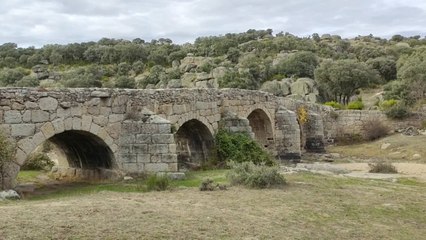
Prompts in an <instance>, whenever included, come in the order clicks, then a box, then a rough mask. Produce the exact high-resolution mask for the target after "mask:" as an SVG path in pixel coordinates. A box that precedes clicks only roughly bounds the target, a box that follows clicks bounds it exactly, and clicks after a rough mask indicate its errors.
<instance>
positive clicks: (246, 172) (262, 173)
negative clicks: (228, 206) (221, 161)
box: [227, 162, 286, 188]
mask: <svg viewBox="0 0 426 240" xmlns="http://www.w3.org/2000/svg"><path fill="white" fill-rule="evenodd" d="M229 166H230V167H231V168H232V169H231V171H229V172H228V174H227V177H228V179H229V181H230V182H231V184H233V185H244V186H247V187H250V188H272V187H279V186H282V185H284V184H285V183H286V181H285V178H284V176H283V175H282V174H280V172H279V170H280V168H279V166H266V165H255V164H254V163H252V162H242V163H236V162H230V163H229Z"/></svg>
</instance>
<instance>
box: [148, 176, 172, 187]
mask: <svg viewBox="0 0 426 240" xmlns="http://www.w3.org/2000/svg"><path fill="white" fill-rule="evenodd" d="M170 183H171V180H170V178H169V177H168V176H167V175H156V174H155V175H151V176H149V177H148V179H147V180H146V189H147V190H148V191H165V190H167V189H169V187H170Z"/></svg>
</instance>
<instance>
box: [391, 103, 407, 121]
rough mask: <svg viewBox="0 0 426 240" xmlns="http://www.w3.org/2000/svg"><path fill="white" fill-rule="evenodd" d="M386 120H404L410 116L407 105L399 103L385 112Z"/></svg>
mask: <svg viewBox="0 0 426 240" xmlns="http://www.w3.org/2000/svg"><path fill="white" fill-rule="evenodd" d="M385 114H386V116H387V117H388V118H391V119H404V118H406V117H408V116H409V115H410V111H409V110H408V107H407V105H405V104H404V103H403V102H399V103H397V104H395V105H393V106H392V107H390V108H389V109H387V110H386V111H385Z"/></svg>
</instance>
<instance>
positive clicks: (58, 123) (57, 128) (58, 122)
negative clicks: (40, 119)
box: [52, 118, 65, 134]
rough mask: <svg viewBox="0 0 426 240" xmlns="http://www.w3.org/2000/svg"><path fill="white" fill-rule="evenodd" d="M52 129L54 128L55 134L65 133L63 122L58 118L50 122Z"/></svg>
mask: <svg viewBox="0 0 426 240" xmlns="http://www.w3.org/2000/svg"><path fill="white" fill-rule="evenodd" d="M52 124H53V128H55V134H58V133H62V132H64V131H65V125H64V120H63V119H61V118H59V119H56V120H54V121H53V122H52Z"/></svg>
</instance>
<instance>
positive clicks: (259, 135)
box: [247, 108, 274, 148]
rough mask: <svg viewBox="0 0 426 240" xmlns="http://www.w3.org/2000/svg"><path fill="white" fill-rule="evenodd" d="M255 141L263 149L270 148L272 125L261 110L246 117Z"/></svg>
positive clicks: (254, 111) (272, 140)
mask: <svg viewBox="0 0 426 240" xmlns="http://www.w3.org/2000/svg"><path fill="white" fill-rule="evenodd" d="M247 119H248V120H249V124H250V127H251V129H252V131H253V133H254V137H255V139H256V141H257V142H258V143H259V144H260V145H261V146H263V147H265V148H269V147H272V145H273V142H274V134H273V129H272V123H271V120H270V119H269V117H268V115H267V114H266V113H265V111H263V110H262V109H259V108H258V109H255V110H253V111H252V112H251V113H250V114H249V115H248V117H247Z"/></svg>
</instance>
